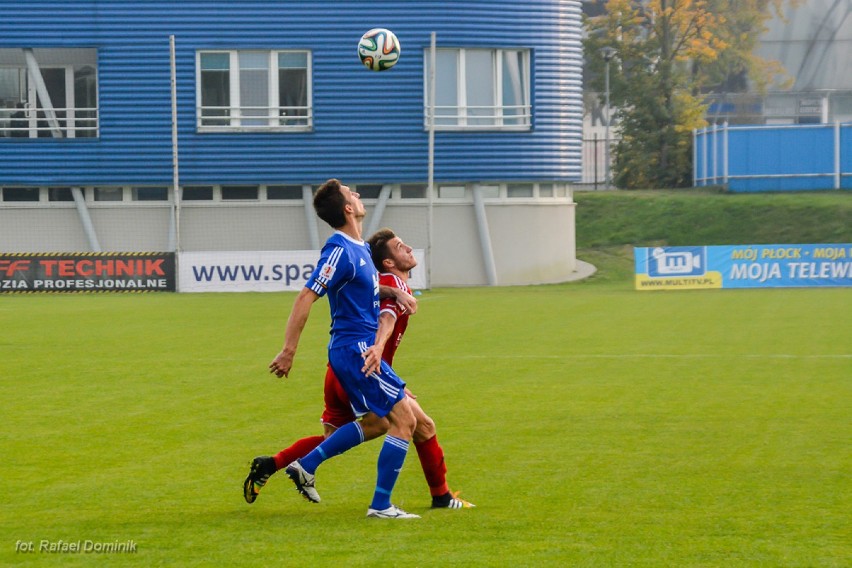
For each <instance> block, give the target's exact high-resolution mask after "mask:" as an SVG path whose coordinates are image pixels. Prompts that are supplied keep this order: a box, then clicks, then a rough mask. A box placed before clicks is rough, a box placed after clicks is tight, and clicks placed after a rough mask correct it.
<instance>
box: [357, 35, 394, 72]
mask: <svg viewBox="0 0 852 568" xmlns="http://www.w3.org/2000/svg"><path fill="white" fill-rule="evenodd" d="M400 51H401V48H400V46H399V40H398V39H397V37H396V35H394V33H393V32H392V31H390V30H387V29H385V28H373V29H372V30H370V31H368V32H367V33H365V34H364V35H362V36H361V41H359V42H358V57H359V58H360V59H361V63H363V64H364V67H366V68H367V69H369V70H370V71H384V70H385V69H390V68H391V67H393V66H394V65H396V62H397V61H399V54H400Z"/></svg>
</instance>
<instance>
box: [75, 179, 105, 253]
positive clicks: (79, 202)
mask: <svg viewBox="0 0 852 568" xmlns="http://www.w3.org/2000/svg"><path fill="white" fill-rule="evenodd" d="M71 196H72V197H73V198H74V205H76V206H77V215H79V216H80V223H81V224H82V225H83V232H84V233H86V239H87V240H88V241H89V248H91V249H92V252H103V251H102V249H101V243H100V242H98V234H97V233H96V232H95V226H94V225H93V224H92V217H91V216H90V215H89V208H88V207H86V199H85V197H83V191H82V190H81V189H80V188H79V187H72V188H71Z"/></svg>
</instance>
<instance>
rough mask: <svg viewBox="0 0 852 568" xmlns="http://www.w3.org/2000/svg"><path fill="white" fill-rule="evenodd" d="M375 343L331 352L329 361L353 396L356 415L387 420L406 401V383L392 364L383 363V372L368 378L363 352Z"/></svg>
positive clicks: (364, 342) (358, 344)
mask: <svg viewBox="0 0 852 568" xmlns="http://www.w3.org/2000/svg"><path fill="white" fill-rule="evenodd" d="M370 344H371V343H368V342H366V341H362V342H359V343H355V344H351V345H345V346H343V347H335V348H334V349H329V350H328V362H329V364H331V368H332V370H333V371H334V374H335V375H337V379H338V380H339V381H340V384H341V385H342V386H343V389H344V390H345V391H346V394H348V395H349V402H350V404H351V405H352V410H354V411H355V415H356V416H363V415H364V414H366V413H367V412H373V413H375V414H376V415H378V416H381V417H384V416H387V414H388V413H389V412H390V411H391V409H392V408H393V407H394V405H395V404H396V403H397V402H399V401H400V400H402V399H404V398H405V381H403V380H402V379H400V378H399V376H397V374H396V373H395V372H394V370H393V369H392V368H391V366H390V365H388V364H387V363H385V362H384V361H382V369H381V372H379V373H373V374H372V375H365V374H364V372H363V371H361V369H362V368H363V367H364V358H363V357H361V353H363V352H364V351H366V350H367V347H369V345H370Z"/></svg>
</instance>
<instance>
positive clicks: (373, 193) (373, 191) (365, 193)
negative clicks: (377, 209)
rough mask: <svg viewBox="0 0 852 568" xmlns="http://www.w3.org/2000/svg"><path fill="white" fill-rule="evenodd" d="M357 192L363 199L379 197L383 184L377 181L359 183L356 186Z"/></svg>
mask: <svg viewBox="0 0 852 568" xmlns="http://www.w3.org/2000/svg"><path fill="white" fill-rule="evenodd" d="M355 192H356V193H358V195H360V196H361V199H378V198H379V194H380V193H381V192H382V185H381V184H377V183H359V184H358V185H356V186H355Z"/></svg>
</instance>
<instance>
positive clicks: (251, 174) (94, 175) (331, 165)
mask: <svg viewBox="0 0 852 568" xmlns="http://www.w3.org/2000/svg"><path fill="white" fill-rule="evenodd" d="M318 6H321V7H322V9H321V10H320V9H318ZM2 13H3V17H2V24H0V26H2V32H3V33H2V34H0V47H14V48H20V47H62V46H69V47H71V46H73V47H96V48H97V49H98V86H99V107H100V125H101V129H100V138H98V139H94V140H49V139H41V140H29V139H23V140H22V139H12V140H8V139H7V140H2V141H0V150H2V151H0V184H5V185H10V184H26V185H42V184H62V185H104V184H110V185H112V184H140V185H141V184H157V185H166V184H170V183H171V179H172V170H171V167H172V166H171V163H172V162H171V102H170V92H169V89H170V85H169V35H170V34H174V35H175V36H176V44H177V55H176V59H177V81H178V107H179V110H178V112H179V138H180V175H181V182H182V184H203V183H240V182H243V183H311V182H317V181H321V180H323V179H325V178H327V177H333V176H334V177H340V178H342V179H345V180H347V181H349V182H352V183H358V182H359V181H360V182H380V183H399V182H422V181H425V180H426V176H427V167H428V164H427V151H428V135H427V133H426V132H425V131H424V129H423V84H422V83H423V75H424V74H423V50H424V49H426V48H428V46H429V42H430V34H431V32H432V31H436V32H437V37H438V45H439V46H442V47H465V46H477V47H522V48H531V49H532V50H533V66H532V73H533V86H532V93H533V100H532V104H533V124H534V128H533V130H532V131H529V132H437V133H436V158H435V178H436V180H437V181H479V180H483V181H485V180H489V181H498V180H564V181H572V180H578V179H579V177H580V153H581V151H580V146H581V138H582V92H581V89H582V86H581V68H582V53H581V46H580V29H581V24H580V17H581V16H580V14H581V9H580V2H579V1H573V0H570V1H569V0H526V1H524V2H518V1H517V0H492V1H482V0H465V1H455V0H451V1H444V2H373V3H370V8H369V10H365V9H364V7H363V4H362V3H360V2H349V1H338V2H322V3H317V2H294V1H287V2H281V1H275V2H224V1H221V2H198V1H192V0H184V1H181V2H171V1H169V2H165V1H139V2H123V1H116V0H113V1H96V0H92V1H63V2H45V1H39V0H27V1H26V2H14V3H12V2H4V3H3V6H2ZM375 26H385V27H388V28H390V29H393V30H394V31H395V32H396V33H397V35H398V36H399V37H400V41H401V43H402V49H403V53H402V59H401V61H400V63H399V65H397V66H396V67H395V68H394V69H393V70H392V71H389V72H385V73H370V72H367V71H366V70H364V69H363V68H362V67H361V66H360V65H359V64H358V61H357V56H356V55H355V46H356V43H357V39H358V37H359V36H360V34H361V33H363V32H364V31H365V30H366V29H369V28H371V27H375ZM211 48H221V49H249V48H262V49H310V50H312V59H313V77H312V80H313V105H314V129H313V131H312V132H308V133H251V134H249V133H230V134H224V133H223V134H199V133H197V132H196V128H195V92H196V89H195V84H196V76H195V53H196V51H197V50H200V49H211Z"/></svg>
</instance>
